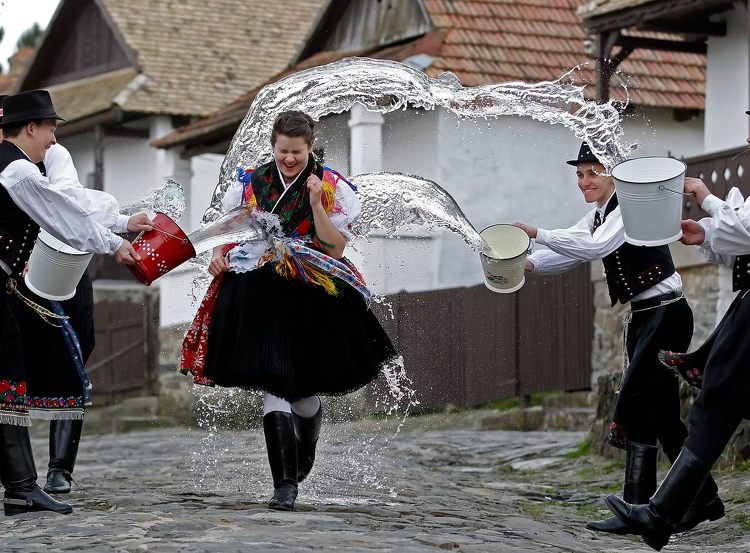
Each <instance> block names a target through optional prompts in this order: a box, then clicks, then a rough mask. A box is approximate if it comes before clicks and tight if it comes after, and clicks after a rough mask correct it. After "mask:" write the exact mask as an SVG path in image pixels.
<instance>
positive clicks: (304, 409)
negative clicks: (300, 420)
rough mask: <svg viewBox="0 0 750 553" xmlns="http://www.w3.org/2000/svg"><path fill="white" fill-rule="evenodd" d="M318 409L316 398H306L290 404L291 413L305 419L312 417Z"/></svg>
mask: <svg viewBox="0 0 750 553" xmlns="http://www.w3.org/2000/svg"><path fill="white" fill-rule="evenodd" d="M318 409H320V398H319V397H318V396H310V397H306V398H303V399H300V400H299V401H295V402H294V403H292V411H294V413H295V414H296V415H299V416H300V417H304V418H306V419H309V418H311V417H314V416H315V415H316V414H317V412H318Z"/></svg>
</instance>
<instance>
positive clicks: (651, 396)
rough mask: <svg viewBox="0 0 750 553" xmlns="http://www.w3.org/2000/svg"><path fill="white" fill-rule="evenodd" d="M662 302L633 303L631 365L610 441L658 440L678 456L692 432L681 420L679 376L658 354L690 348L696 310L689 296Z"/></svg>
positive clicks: (622, 444)
mask: <svg viewBox="0 0 750 553" xmlns="http://www.w3.org/2000/svg"><path fill="white" fill-rule="evenodd" d="M659 301H660V299H659V298H655V299H653V300H651V299H649V300H645V301H643V302H636V303H633V304H632V305H631V308H632V309H633V314H632V321H631V322H630V324H629V327H628V336H627V343H626V348H627V351H628V357H629V359H630V364H629V366H628V368H627V371H626V372H625V376H624V378H623V382H622V386H621V387H620V391H619V394H618V397H617V403H616V405H615V412H614V416H613V423H612V431H611V432H610V435H609V443H610V444H611V445H613V446H615V447H619V448H624V447H625V446H626V444H627V442H628V441H633V442H636V443H640V444H647V445H656V442H657V440H658V441H659V442H660V443H661V444H662V447H663V448H664V451H665V453H666V454H667V456H668V457H669V458H670V459H675V458H676V457H677V455H678V454H679V452H680V449H681V448H682V445H683V443H684V441H685V438H686V437H687V435H688V431H687V428H686V427H685V424H684V423H683V422H682V420H681V419H680V394H679V380H678V378H677V377H676V376H675V374H674V372H673V371H672V370H670V369H668V368H667V367H665V366H664V365H662V363H661V362H660V361H659V358H658V353H659V351H660V350H672V351H685V350H687V348H688V347H689V346H690V341H691V339H692V337H693V311H692V309H690V306H689V305H688V302H687V300H685V299H684V298H683V299H681V300H679V301H676V302H673V303H670V304H668V305H665V306H658V307H656V306H657V305H658V304H659ZM648 307H653V308H651V309H645V308H648ZM641 309H643V310H642V311H639V310H641Z"/></svg>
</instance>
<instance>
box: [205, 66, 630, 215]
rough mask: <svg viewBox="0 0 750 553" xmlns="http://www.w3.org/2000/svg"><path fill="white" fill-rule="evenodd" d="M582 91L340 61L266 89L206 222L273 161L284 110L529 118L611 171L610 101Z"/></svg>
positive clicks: (561, 84) (616, 156) (616, 131)
mask: <svg viewBox="0 0 750 553" xmlns="http://www.w3.org/2000/svg"><path fill="white" fill-rule="evenodd" d="M584 88H585V87H583V86H576V85H574V84H573V83H572V72H569V73H567V74H566V75H563V76H562V77H561V78H560V79H557V80H555V81H547V82H541V83H535V84H527V83H520V82H515V83H491V84H486V85H481V86H474V87H463V86H462V85H461V82H460V81H459V80H458V77H456V76H455V75H454V74H452V73H443V74H441V75H440V76H439V77H438V78H437V79H433V78H431V77H428V76H427V75H426V74H424V73H422V72H421V71H419V70H417V69H413V68H411V67H408V66H406V65H404V64H401V63H398V62H394V61H388V60H373V59H368V58H345V59H342V60H339V61H336V62H334V63H330V64H328V65H322V66H318V67H313V68H311V69H307V70H305V71H300V72H297V73H294V74H292V75H289V76H288V77H286V78H284V79H281V80H280V81H277V82H275V83H272V84H269V85H266V86H265V87H264V88H263V89H262V90H261V91H260V92H259V93H258V95H257V96H256V98H255V101H254V102H253V104H252V105H251V106H250V109H249V110H248V112H247V115H246V116H245V119H244V120H243V121H242V124H241V125H240V127H239V129H238V130H237V132H236V133H235V135H234V138H233V139H232V143H231V145H230V147H229V151H228V152H227V155H226V157H225V158H224V162H223V164H222V166H221V172H220V177H219V183H218V185H217V186H216V189H215V190H214V195H213V198H212V200H211V205H210V207H209V208H208V209H207V210H206V212H205V213H204V215H203V221H204V222H206V223H207V222H210V221H213V220H215V219H217V218H218V217H219V216H220V215H221V213H222V211H223V209H222V206H221V199H222V198H223V196H224V194H225V193H226V191H227V189H228V188H229V187H230V186H231V185H232V184H234V183H235V181H236V176H237V169H238V168H240V167H241V168H245V169H247V168H251V167H257V166H258V165H259V164H261V163H263V162H264V161H265V160H267V159H268V158H270V137H271V130H272V127H273V121H274V119H275V117H276V115H277V114H278V113H280V112H282V111H285V110H289V109H297V110H301V111H304V112H305V113H307V114H308V115H310V116H311V117H312V118H313V119H316V120H317V119H320V118H321V117H323V116H325V115H329V114H332V113H342V112H344V111H347V110H349V109H351V107H352V106H353V105H354V104H355V103H360V104H363V105H364V106H365V107H366V108H367V109H368V110H371V111H377V112H380V113H390V112H392V111H395V110H398V109H406V108H407V106H409V105H411V106H414V107H417V108H423V109H428V110H431V109H435V108H437V107H442V108H445V109H447V110H448V111H450V112H451V113H453V114H455V115H457V116H459V117H463V118H479V117H484V118H487V117H498V116H501V115H518V116H523V117H531V118H533V119H535V120H538V121H542V122H546V123H550V124H561V125H564V126H565V127H566V128H568V129H570V130H571V131H572V132H573V133H574V134H575V136H576V137H578V138H579V139H581V140H586V141H587V142H589V143H590V144H591V145H592V150H593V152H594V154H596V156H597V157H598V158H599V159H600V160H601V161H602V164H603V165H604V166H605V167H607V168H611V167H613V166H614V165H615V164H616V163H617V162H619V161H622V160H625V159H627V158H628V157H629V156H628V153H629V152H628V148H627V147H625V146H623V145H622V144H620V138H621V136H622V128H621V126H620V116H619V113H618V112H617V110H616V109H615V107H614V105H613V103H612V102H613V101H610V102H608V103H606V104H597V103H595V102H592V101H587V100H586V99H585V97H584Z"/></svg>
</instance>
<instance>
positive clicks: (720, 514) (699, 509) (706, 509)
mask: <svg viewBox="0 0 750 553" xmlns="http://www.w3.org/2000/svg"><path fill="white" fill-rule="evenodd" d="M686 437H687V430H685V437H684V438H682V439H681V440H672V441H670V442H668V443H666V444H662V446H663V447H664V453H666V455H667V457H668V458H669V462H670V463H674V462H675V461H676V460H677V457H678V456H679V455H680V452H681V451H682V446H683V444H684V443H685V438H686ZM678 441H679V447H678ZM625 501H627V500H625ZM627 502H628V503H635V502H634V501H627ZM720 518H724V503H723V502H722V501H721V498H720V497H719V487H718V486H717V485H716V481H715V480H714V479H713V478H712V477H711V475H710V474H709V475H708V478H707V479H706V482H705V484H703V487H702V488H701V491H700V492H698V496H697V497H696V498H695V501H693V504H692V505H691V506H690V509H688V512H687V513H685V516H684V517H682V520H681V521H680V522H678V523H677V524H675V525H674V533H675V534H679V533H680V532H688V531H690V530H692V529H693V528H695V527H696V526H698V525H699V524H700V523H701V522H705V521H707V520H719V519H720Z"/></svg>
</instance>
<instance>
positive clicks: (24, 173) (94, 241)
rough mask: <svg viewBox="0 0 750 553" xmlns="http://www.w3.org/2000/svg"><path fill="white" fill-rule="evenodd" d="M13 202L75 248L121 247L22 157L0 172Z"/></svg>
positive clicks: (95, 250)
mask: <svg viewBox="0 0 750 553" xmlns="http://www.w3.org/2000/svg"><path fill="white" fill-rule="evenodd" d="M0 185H2V186H4V187H5V189H6V190H7V191H8V194H10V197H11V199H12V200H13V202H14V203H15V204H16V205H17V206H18V207H20V208H21V209H22V210H23V211H25V212H26V214H27V215H29V217H31V218H32V219H33V220H34V221H35V222H36V223H37V224H38V225H39V226H40V227H42V228H43V229H44V230H46V231H47V232H49V233H50V234H51V235H52V236H54V237H55V238H58V239H60V240H62V241H63V242H65V243H67V244H70V245H71V246H73V247H74V248H76V249H79V250H82V251H86V252H93V253H110V252H114V251H116V250H117V249H118V248H119V247H120V246H122V242H123V240H122V238H121V237H119V236H117V235H116V234H113V233H112V232H111V231H110V230H109V229H107V228H105V227H104V226H102V225H101V224H99V223H98V222H96V221H95V220H94V219H93V218H92V217H91V216H90V215H89V214H88V212H86V210H84V209H83V208H82V207H81V206H80V205H79V204H78V203H77V202H76V201H75V200H74V199H73V198H71V197H70V196H68V195H67V194H65V193H63V192H61V191H60V190H59V188H57V187H54V186H52V185H50V183H49V180H47V177H44V176H42V174H41V173H40V172H39V169H38V168H37V166H36V165H34V164H33V163H31V162H30V161H28V160H26V159H23V160H17V161H14V162H13V163H11V164H10V165H8V166H7V167H6V168H5V170H4V171H3V172H2V173H0Z"/></svg>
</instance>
